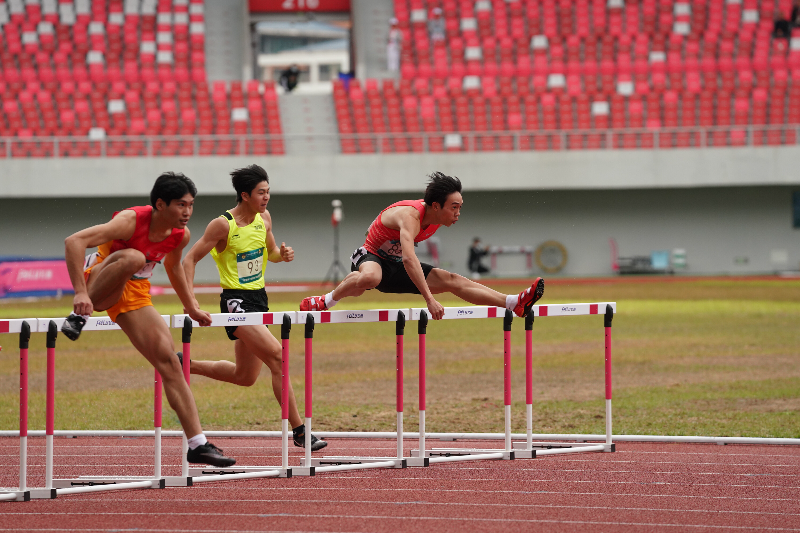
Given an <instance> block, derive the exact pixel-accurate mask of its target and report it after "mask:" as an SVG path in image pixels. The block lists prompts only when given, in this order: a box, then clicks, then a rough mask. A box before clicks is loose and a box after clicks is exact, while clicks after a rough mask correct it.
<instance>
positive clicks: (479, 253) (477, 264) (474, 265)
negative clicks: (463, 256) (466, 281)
mask: <svg viewBox="0 0 800 533" xmlns="http://www.w3.org/2000/svg"><path fill="white" fill-rule="evenodd" d="M488 253H489V247H488V246H481V240H480V238H478V237H475V238H474V239H472V246H471V247H470V249H469V259H468V260H467V268H469V271H470V272H471V273H472V279H480V277H481V274H488V273H489V269H488V268H486V267H485V266H483V265H482V264H481V257H483V256H485V255H488Z"/></svg>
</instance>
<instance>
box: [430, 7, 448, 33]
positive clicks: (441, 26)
mask: <svg viewBox="0 0 800 533" xmlns="http://www.w3.org/2000/svg"><path fill="white" fill-rule="evenodd" d="M428 33H429V34H430V36H431V41H434V42H435V41H444V36H445V23H444V17H443V16H442V8H441V7H434V8H433V10H431V18H430V20H429V21H428Z"/></svg>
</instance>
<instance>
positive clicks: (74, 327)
mask: <svg viewBox="0 0 800 533" xmlns="http://www.w3.org/2000/svg"><path fill="white" fill-rule="evenodd" d="M85 325H86V319H85V318H83V317H82V316H80V315H76V314H71V315H69V316H68V317H67V319H66V320H65V321H64V323H63V324H62V325H61V333H63V334H64V335H65V336H66V337H67V338H68V339H69V340H71V341H76V340H78V337H80V336H81V330H82V329H83V326H85Z"/></svg>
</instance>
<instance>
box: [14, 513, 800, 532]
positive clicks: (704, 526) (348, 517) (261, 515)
mask: <svg viewBox="0 0 800 533" xmlns="http://www.w3.org/2000/svg"><path fill="white" fill-rule="evenodd" d="M8 514H16V513H8ZM19 514H25V513H19ZM38 514H40V515H41V514H58V515H63V514H64V513H38ZM70 514H72V515H87V516H100V515H111V516H148V517H149V516H152V513H146V512H144V513H127V512H126V513H70ZM170 516H197V513H170ZM203 516H204V517H206V516H236V517H251V518H273V517H276V516H280V517H283V518H331V519H346V520H430V521H452V522H489V523H503V522H511V523H524V524H580V525H584V524H585V525H593V526H645V527H679V528H697V529H724V530H729V531H730V530H751V531H798V528H784V527H763V526H734V525H720V526H717V525H707V524H667V523H653V522H650V523H648V522H610V521H590V520H552V519H531V518H458V517H452V516H450V517H441V516H413V517H406V516H379V515H342V514H295V513H274V514H269V513H219V514H215V515H208V514H206V515H203ZM24 529H26V530H28V529H29V528H27V527H26V528H24ZM0 531H18V529H7V530H2V529H0ZM62 531H63V530H62ZM99 531H144V530H142V529H138V528H130V529H116V528H115V529H109V528H104V529H102V530H99ZM153 531H166V530H153ZM173 531H174V530H173ZM193 531H200V532H204V531H218V530H204V529H193ZM227 531H232V530H227ZM233 531H236V530H233ZM244 531H253V530H244Z"/></svg>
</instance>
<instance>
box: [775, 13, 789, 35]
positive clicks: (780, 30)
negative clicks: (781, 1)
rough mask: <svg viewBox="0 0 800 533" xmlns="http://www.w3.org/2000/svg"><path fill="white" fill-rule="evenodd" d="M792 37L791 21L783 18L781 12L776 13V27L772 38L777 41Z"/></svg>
mask: <svg viewBox="0 0 800 533" xmlns="http://www.w3.org/2000/svg"><path fill="white" fill-rule="evenodd" d="M791 35H792V31H791V28H790V25H789V21H788V20H786V19H785V18H783V14H782V13H780V12H776V13H775V25H774V27H773V30H772V37H774V38H775V39H789V38H790V37H791Z"/></svg>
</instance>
